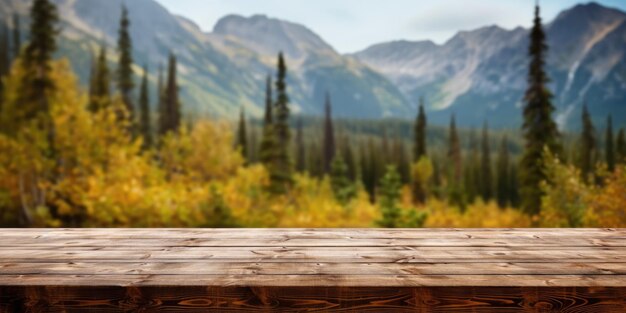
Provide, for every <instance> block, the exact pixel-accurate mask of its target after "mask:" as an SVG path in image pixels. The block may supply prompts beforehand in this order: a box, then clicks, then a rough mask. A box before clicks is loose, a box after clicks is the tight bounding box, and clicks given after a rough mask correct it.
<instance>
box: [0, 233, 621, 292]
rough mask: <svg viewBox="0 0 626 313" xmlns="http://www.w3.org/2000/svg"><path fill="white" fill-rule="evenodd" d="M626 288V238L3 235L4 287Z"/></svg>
mask: <svg viewBox="0 0 626 313" xmlns="http://www.w3.org/2000/svg"><path fill="white" fill-rule="evenodd" d="M49 285H54V286H83V285H87V286H125V287H128V286H140V287H150V286H207V287H212V286H213V287H216V286H222V287H224V286H235V287H236V286H247V287H255V286H269V287H286V286H294V287H328V286H333V287H367V286H376V287H464V286H473V287H481V286H482V287H595V286H603V287H626V229H0V286H49Z"/></svg>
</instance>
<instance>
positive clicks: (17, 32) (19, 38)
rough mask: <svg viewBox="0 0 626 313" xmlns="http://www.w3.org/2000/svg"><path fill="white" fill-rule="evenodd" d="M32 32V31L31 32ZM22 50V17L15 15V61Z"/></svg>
mask: <svg viewBox="0 0 626 313" xmlns="http://www.w3.org/2000/svg"><path fill="white" fill-rule="evenodd" d="M31 31H32V30H31ZM20 50H22V32H21V26H20V16H19V15H17V13H16V14H14V15H13V59H14V60H15V59H17V58H18V57H19V55H20Z"/></svg>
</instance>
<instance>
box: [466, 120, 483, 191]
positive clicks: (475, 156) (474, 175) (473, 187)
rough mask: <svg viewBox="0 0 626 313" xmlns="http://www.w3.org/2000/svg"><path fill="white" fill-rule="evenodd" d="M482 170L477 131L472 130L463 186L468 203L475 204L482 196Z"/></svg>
mask: <svg viewBox="0 0 626 313" xmlns="http://www.w3.org/2000/svg"><path fill="white" fill-rule="evenodd" d="M480 174H481V168H480V150H479V147H478V140H477V138H476V131H475V130H474V129H472V130H471V131H470V134H469V153H468V156H467V157H466V159H465V163H464V166H463V184H464V189H465V195H466V197H467V201H468V202H470V203H471V202H473V201H474V200H475V199H476V197H477V196H480V195H481V194H482V189H481V188H480V186H481V178H480Z"/></svg>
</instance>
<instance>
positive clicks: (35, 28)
mask: <svg viewBox="0 0 626 313" xmlns="http://www.w3.org/2000/svg"><path fill="white" fill-rule="evenodd" d="M30 16H31V24H30V41H29V42H28V45H27V46H26V48H25V50H24V58H23V61H24V66H25V68H26V71H27V72H28V74H27V75H25V76H24V79H25V81H24V82H23V83H22V88H23V89H24V90H22V92H21V93H20V96H21V97H22V99H21V100H22V101H20V102H22V103H23V106H22V107H23V110H24V112H23V116H24V117H25V118H26V119H30V118H33V117H35V116H36V115H38V114H40V113H42V114H44V115H48V113H49V112H48V110H49V108H48V99H47V97H46V95H47V94H48V91H49V90H50V89H52V88H54V83H53V82H52V79H51V77H50V70H51V61H52V56H53V54H54V52H55V51H56V48H57V41H56V35H57V34H58V30H57V23H58V21H59V18H58V13H57V8H56V6H55V5H54V4H52V3H51V2H50V1H49V0H34V1H33V5H32V7H31V12H30ZM14 39H15V38H14ZM45 123H46V124H49V125H47V127H48V128H50V127H51V124H50V122H49V121H48V122H45ZM49 130H50V135H51V136H53V133H54V131H53V130H52V129H49ZM51 139H52V138H49V140H51Z"/></svg>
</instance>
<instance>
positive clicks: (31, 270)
mask: <svg viewBox="0 0 626 313" xmlns="http://www.w3.org/2000/svg"><path fill="white" fill-rule="evenodd" d="M0 273H2V274H4V275H9V274H10V275H96V274H97V275H177V274H181V275H205V274H208V275H219V274H224V275H371V274H373V273H375V274H376V275H481V274H484V275H492V274H499V275H615V274H620V275H626V264H625V263H512V262H511V263H422V264H420V263H412V264H402V263H318V262H315V263H235V262H233V263H215V262H201V261H199V262H170V263H167V262H127V263H122V262H93V263H87V262H78V263H75V262H59V263H0Z"/></svg>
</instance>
